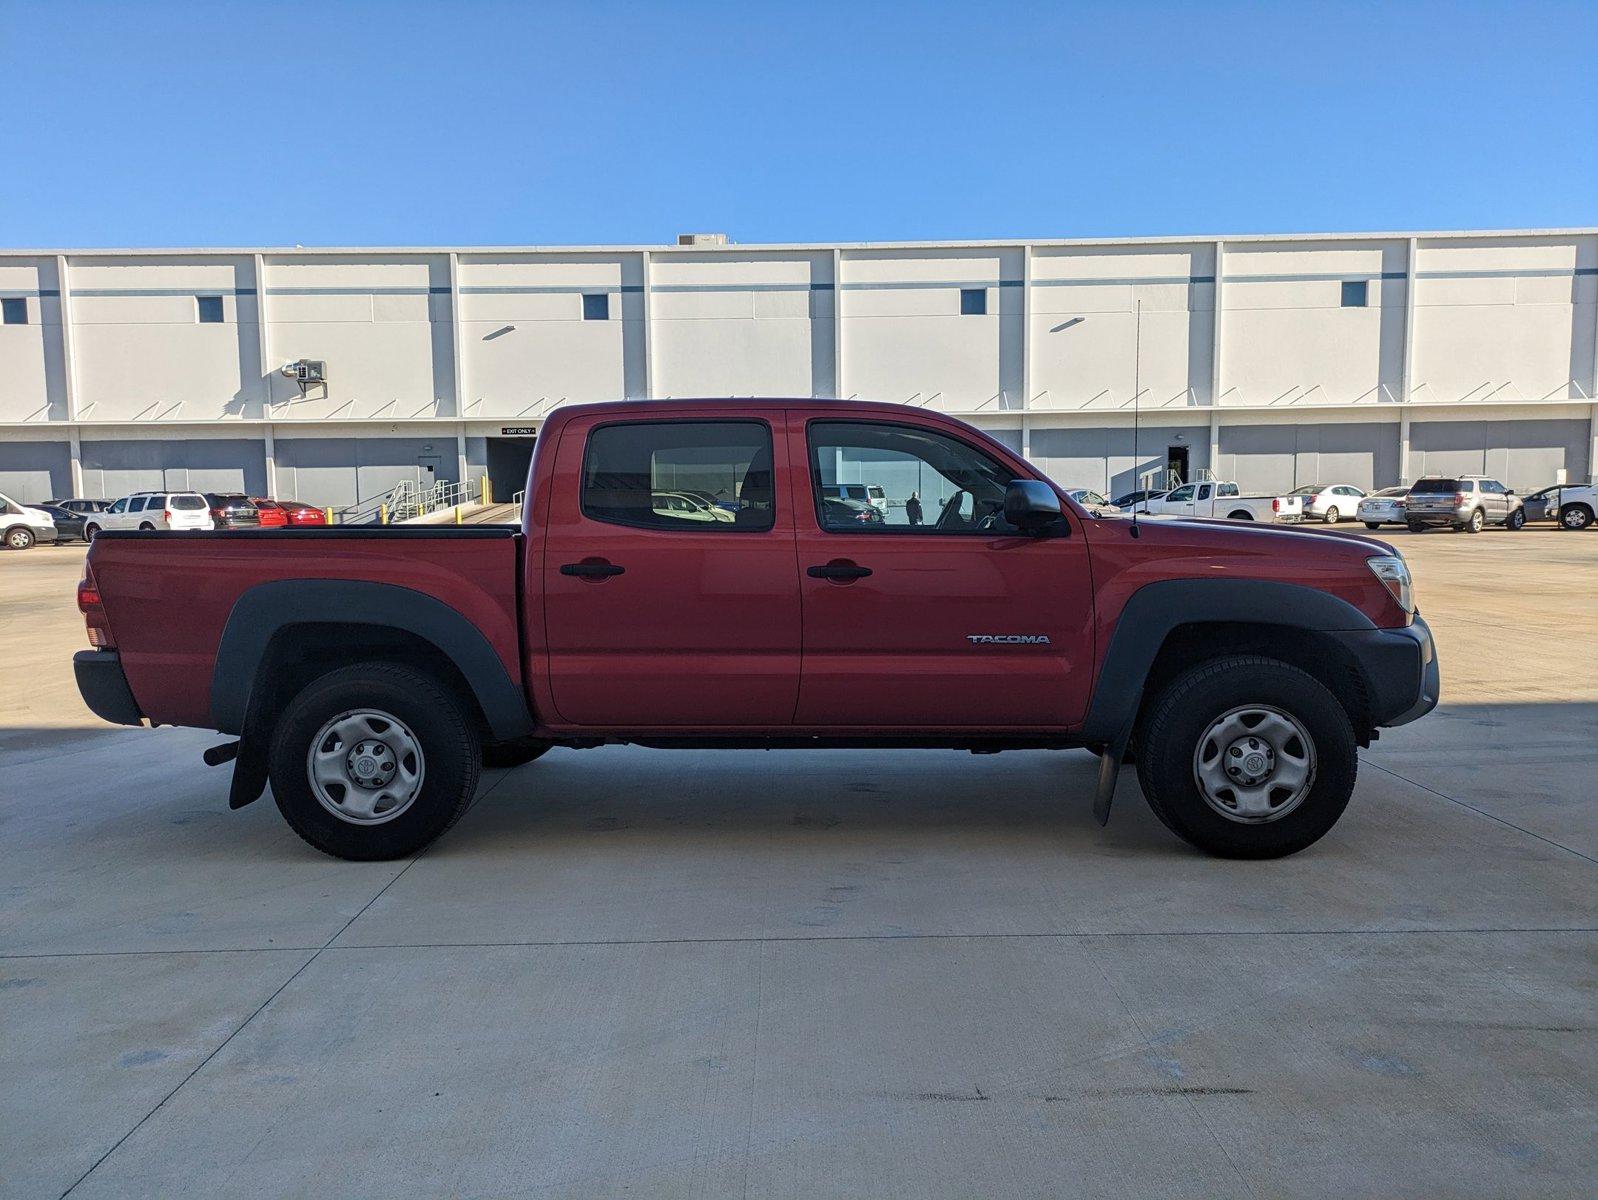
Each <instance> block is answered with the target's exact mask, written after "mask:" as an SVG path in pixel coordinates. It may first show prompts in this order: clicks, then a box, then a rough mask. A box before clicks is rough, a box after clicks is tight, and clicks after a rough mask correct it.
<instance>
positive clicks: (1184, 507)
mask: <svg viewBox="0 0 1598 1200" xmlns="http://www.w3.org/2000/svg"><path fill="white" fill-rule="evenodd" d="M1136 511H1138V512H1140V513H1148V514H1149V515H1151V516H1156V517H1159V516H1165V517H1226V518H1228V519H1230V520H1233V521H1278V522H1293V521H1302V520H1303V519H1304V498H1303V497H1302V496H1245V495H1243V492H1242V489H1241V488H1239V487H1238V486H1237V484H1235V483H1233V482H1231V481H1230V480H1223V479H1203V480H1200V481H1199V482H1198V483H1184V484H1183V485H1182V486H1181V487H1179V488H1174V489H1172V490H1171V491H1169V492H1166V493H1165V495H1163V496H1161V497H1159V498H1158V499H1155V500H1145V501H1144V502H1143V503H1142V504H1139V505H1138V506H1137V510H1136Z"/></svg>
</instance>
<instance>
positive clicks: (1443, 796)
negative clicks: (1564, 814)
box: [1364, 758, 1598, 867]
mask: <svg viewBox="0 0 1598 1200" xmlns="http://www.w3.org/2000/svg"><path fill="white" fill-rule="evenodd" d="M1364 761H1365V762H1367V763H1369V764H1370V765H1371V766H1373V767H1375V768H1376V769H1377V770H1378V771H1381V772H1382V773H1383V774H1386V775H1391V776H1392V777H1393V778H1394V779H1398V780H1402V781H1403V782H1404V783H1407V784H1409V785H1410V786H1411V787H1418V788H1419V789H1420V790H1421V791H1423V792H1430V793H1431V794H1432V795H1434V796H1436V797H1437V798H1438V799H1440V800H1447V801H1448V802H1449V803H1450V804H1457V805H1459V807H1460V808H1464V809H1469V810H1470V811H1471V812H1473V813H1476V814H1478V815H1479V816H1483V817H1486V818H1487V819H1488V820H1489V821H1497V822H1498V823H1499V824H1500V825H1503V826H1505V827H1507V828H1509V829H1513V830H1515V831H1516V832H1517V833H1524V834H1525V835H1526V836H1527V837H1533V838H1536V839H1537V840H1538V841H1539V842H1546V843H1547V844H1548V845H1550V846H1553V847H1555V848H1556V849H1559V850H1563V851H1564V852H1565V853H1566V854H1574V855H1575V856H1576V857H1577V858H1579V859H1581V860H1582V861H1583V862H1589V863H1592V865H1593V866H1595V867H1598V858H1593V857H1592V856H1591V855H1587V854H1583V853H1582V852H1581V851H1580V850H1576V849H1573V848H1571V847H1570V846H1567V845H1565V844H1564V843H1563V842H1556V841H1554V839H1553V838H1551V837H1545V836H1544V835H1542V834H1540V833H1536V832H1534V831H1532V830H1530V829H1527V828H1526V827H1525V826H1523V825H1516V824H1515V823H1514V822H1513V821H1510V820H1507V819H1506V818H1504V817H1500V816H1498V815H1497V814H1496V813H1490V812H1488V811H1487V810H1486V809H1485V808H1477V807H1476V806H1475V805H1474V804H1471V803H1470V802H1468V801H1465V800H1461V799H1459V798H1458V797H1457V796H1450V795H1449V794H1448V793H1447V792H1440V791H1438V790H1437V789H1436V788H1434V787H1430V786H1428V785H1426V784H1424V783H1421V782H1420V781H1419V780H1416V779H1411V778H1410V777H1409V776H1407V775H1400V774H1399V773H1398V772H1397V771H1395V770H1393V769H1392V768H1391V767H1384V766H1382V764H1381V763H1379V762H1376V761H1375V760H1374V759H1370V758H1366V759H1364Z"/></svg>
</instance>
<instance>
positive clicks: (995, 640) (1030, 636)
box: [965, 633, 1049, 646]
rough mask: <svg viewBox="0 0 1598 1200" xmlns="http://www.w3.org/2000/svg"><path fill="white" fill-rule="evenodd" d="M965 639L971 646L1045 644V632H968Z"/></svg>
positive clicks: (1047, 640)
mask: <svg viewBox="0 0 1598 1200" xmlns="http://www.w3.org/2000/svg"><path fill="white" fill-rule="evenodd" d="M965 640H966V641H968V642H970V643H971V644H972V645H973V646H1047V645H1049V635H1048V634H1046V633H968V634H966V635H965Z"/></svg>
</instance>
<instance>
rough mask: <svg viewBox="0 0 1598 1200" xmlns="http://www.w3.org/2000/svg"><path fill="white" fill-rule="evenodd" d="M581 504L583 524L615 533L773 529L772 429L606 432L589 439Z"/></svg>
mask: <svg viewBox="0 0 1598 1200" xmlns="http://www.w3.org/2000/svg"><path fill="white" fill-rule="evenodd" d="M700 493H703V495H701V494H700ZM705 495H708V496H713V497H715V500H716V502H715V503H714V504H712V503H710V502H709V501H708V500H706V499H705V498H704V496H705ZM581 496H582V511H583V515H584V516H585V517H588V518H589V519H590V520H594V521H605V522H608V523H610V524H613V525H632V526H635V527H637V528H639V529H656V530H666V531H677V532H693V533H741V532H743V533H747V532H759V531H762V530H767V529H770V528H771V527H772V525H773V523H774V521H775V512H776V492H775V488H774V485H773V481H772V470H771V429H770V427H768V426H767V425H766V424H765V423H764V422H761V421H626V422H618V423H617V424H614V425H601V426H599V427H598V428H596V429H594V430H593V431H592V432H591V433H590V434H589V435H588V445H587V447H586V449H585V451H584V456H583V477H582V490H581Z"/></svg>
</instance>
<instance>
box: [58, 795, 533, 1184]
mask: <svg viewBox="0 0 1598 1200" xmlns="http://www.w3.org/2000/svg"><path fill="white" fill-rule="evenodd" d="M504 779H505V776H504V775H501V776H500V777H499V778H498V779H496V780H495V781H494V782H493V783H491V784H489V786H488V787H487V788H486V789H484V790H483V791H481V792H479V793H478V794H477V795H476V796H475V797H473V799H472V802H471V805H470V806H469V807H468V808H467V810H466V812H465V813H462V814H461V816H462V817H463V818H464V817H465V816H466V815H467V813H470V812H471V810H472V809H474V808H476V807H477V805H478V803H479V802H481V801H482V800H483V799H484V798H486V797H487V796H488V793H489V792H492V791H493V790H494V789H495V788H496V787H498V786H499V785H500V784H501V783H502V782H503V781H504ZM430 848H431V847H423V849H422V850H421V852H420V853H418V854H417V855H416V856H415V857H414V858H412V859H411V860H410V862H408V863H406V864H405V865H404V866H403V867H401V868H400V869H399V871H398V872H397V873H396V874H395V875H394V877H393V878H392V879H390V880H389V881H388V882H387V883H385V884H384V885H383V886H382V887H380V888H379V889H378V890H377V894H376V895H374V896H373V897H372V898H371V899H370V900H368V901H367V902H366V903H365V904H363V905H361V907H360V909H359V910H358V911H357V912H356V913H355V915H354V916H352V917H351V918H350V919H349V920H348V921H345V922H344V924H342V925H340V926H339V928H338V932H337V933H335V934H334V935H333V936H332V937H330V938H328V939H327V941H326V942H325V943H323V944H322V945H321V946H319V947H317V949H316V951H315V953H313V954H312V955H311V957H310V958H308V959H306V960H305V961H304V962H303V963H301V964H300V965H299V967H298V969H297V970H295V972H294V973H293V974H292V975H290V976H289V977H288V978H287V979H285V980H284V981H283V982H282V983H281V984H280V985H279V986H278V988H277V990H276V991H274V992H273V993H272V994H271V995H270V996H268V997H267V998H266V999H265V1000H263V1001H261V1003H260V1005H259V1006H258V1007H257V1008H256V1009H255V1011H254V1012H252V1013H251V1014H250V1015H249V1016H247V1017H245V1018H244V1020H243V1021H241V1022H240V1023H239V1025H238V1027H237V1028H235V1029H234V1030H233V1032H232V1033H230V1034H228V1035H227V1037H225V1038H224V1039H222V1042H221V1044H219V1045H218V1046H217V1047H216V1049H214V1050H212V1051H211V1053H209V1054H207V1055H206V1056H205V1057H204V1058H202V1059H201V1060H200V1061H199V1063H197V1064H196V1065H195V1068H194V1070H192V1071H190V1072H189V1073H188V1074H187V1075H185V1076H184V1077H183V1078H182V1079H181V1080H179V1081H178V1085H177V1086H176V1087H175V1088H173V1089H172V1090H171V1091H170V1092H168V1093H167V1094H166V1095H165V1096H163V1097H162V1098H161V1100H160V1101H159V1103H157V1104H156V1106H155V1107H154V1108H152V1109H151V1110H150V1111H149V1112H147V1113H145V1114H144V1116H142V1117H140V1118H139V1119H138V1121H137V1122H135V1123H134V1125H133V1127H132V1128H131V1129H129V1130H128V1131H127V1132H126V1133H124V1134H123V1135H122V1136H121V1137H119V1138H118V1139H117V1140H116V1141H115V1142H114V1143H112V1145H111V1147H110V1149H108V1150H107V1151H106V1152H105V1153H104V1154H102V1155H100V1157H99V1158H97V1159H95V1160H94V1163H93V1165H91V1166H90V1167H89V1169H88V1170H87V1171H85V1172H84V1173H83V1174H82V1175H79V1176H78V1178H77V1181H76V1182H75V1183H73V1185H72V1186H71V1187H69V1188H68V1189H67V1190H66V1191H64V1192H62V1193H61V1200H66V1198H67V1197H68V1196H70V1195H71V1194H72V1193H73V1192H75V1191H77V1190H78V1188H79V1187H81V1186H82V1184H83V1181H84V1180H86V1179H87V1178H88V1177H89V1176H90V1175H93V1174H94V1173H95V1172H96V1171H98V1170H99V1169H100V1164H101V1163H103V1162H105V1160H106V1159H108V1158H110V1157H111V1156H112V1155H113V1154H115V1153H116V1152H117V1151H118V1150H119V1149H121V1147H122V1144H123V1143H124V1142H126V1141H127V1140H128V1139H129V1138H130V1137H132V1136H133V1135H134V1134H136V1133H137V1132H139V1130H140V1129H142V1128H143V1127H144V1125H145V1124H146V1123H147V1122H148V1121H149V1120H150V1118H151V1117H153V1116H155V1114H156V1113H158V1112H160V1111H161V1110H162V1109H163V1108H165V1107H166V1105H167V1103H168V1101H170V1100H171V1099H172V1097H173V1096H176V1095H177V1094H178V1093H179V1092H181V1091H182V1090H183V1089H184V1088H185V1087H186V1086H188V1082H189V1080H191V1079H193V1078H194V1077H195V1076H196V1075H198V1074H199V1073H200V1072H201V1071H203V1070H204V1069H205V1067H206V1064H207V1063H209V1062H210V1061H211V1060H212V1059H214V1058H215V1057H216V1056H217V1055H218V1054H221V1053H222V1051H224V1050H226V1049H227V1048H228V1046H229V1045H230V1044H231V1043H232V1041H233V1039H234V1038H236V1037H238V1036H239V1034H241V1033H243V1032H244V1031H245V1029H247V1028H248V1027H249V1025H250V1022H252V1021H254V1020H255V1018H256V1017H258V1016H260V1015H261V1014H262V1013H263V1012H265V1011H266V1008H267V1006H268V1005H270V1004H271V1003H272V1001H274V1000H276V999H277V998H278V997H279V996H281V995H282V994H283V992H284V990H285V989H286V988H287V987H288V986H289V984H291V983H293V982H294V981H295V980H296V979H298V978H299V977H300V976H301V975H303V974H304V973H305V971H306V969H307V968H308V967H309V966H310V965H311V964H312V963H314V962H315V961H316V960H317V959H319V958H321V957H322V954H323V952H324V951H326V950H327V949H328V948H329V947H330V946H332V945H333V943H334V942H336V941H338V939H339V937H340V936H341V935H342V934H343V933H344V931H345V930H346V929H348V928H349V927H350V926H351V925H353V924H355V922H356V921H358V920H360V919H361V917H362V916H363V915H365V913H366V910H367V909H369V908H371V907H372V905H374V904H376V903H377V902H378V901H379V900H381V899H382V898H383V895H384V893H386V892H387V891H388V889H389V888H391V887H393V886H394V885H395V884H396V883H398V882H399V881H400V880H401V879H402V878H404V876H405V872H407V871H409V870H410V869H411V868H412V867H414V866H415V865H416V864H417V863H418V862H419V861H420V860H421V858H422V855H423V854H426V853H427V851H428V849H430ZM156 953H160V951H157V952H156ZM201 953H204V952H203V951H202V952H201ZM218 953H227V951H219V952H218Z"/></svg>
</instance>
